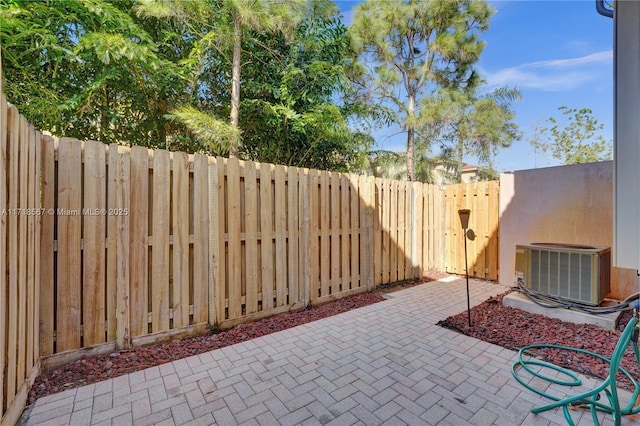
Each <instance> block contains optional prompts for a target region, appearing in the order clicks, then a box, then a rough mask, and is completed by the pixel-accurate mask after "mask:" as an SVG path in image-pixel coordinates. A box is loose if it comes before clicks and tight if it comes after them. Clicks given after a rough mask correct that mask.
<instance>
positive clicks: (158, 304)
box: [151, 150, 170, 333]
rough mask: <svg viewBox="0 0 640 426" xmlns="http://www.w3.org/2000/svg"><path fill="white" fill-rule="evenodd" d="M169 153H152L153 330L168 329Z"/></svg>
mask: <svg viewBox="0 0 640 426" xmlns="http://www.w3.org/2000/svg"><path fill="white" fill-rule="evenodd" d="M169 182H170V157H169V152H168V151H164V150H156V151H155V152H154V155H153V213H152V214H153V216H152V246H151V290H152V294H151V297H152V301H153V305H152V306H153V314H152V318H153V321H152V330H153V332H154V333H155V332H160V331H167V330H169V226H170V219H169V216H170V206H169V197H170V192H169V188H170V186H169Z"/></svg>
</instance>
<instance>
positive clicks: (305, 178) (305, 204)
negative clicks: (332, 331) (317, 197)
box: [299, 169, 313, 306]
mask: <svg viewBox="0 0 640 426" xmlns="http://www.w3.org/2000/svg"><path fill="white" fill-rule="evenodd" d="M309 185H310V184H309V170H308V169H303V170H302V174H301V175H300V213H299V215H300V218H301V233H300V259H301V261H300V265H301V268H300V281H301V282H302V286H303V290H302V295H301V299H302V301H303V302H304V305H305V306H307V305H308V304H309V301H310V282H311V278H312V277H313V275H312V273H311V264H312V260H311V253H310V248H311V243H312V238H311V237H310V229H309V227H310V224H311V203H310V200H311V194H310V193H309V190H310V187H309Z"/></svg>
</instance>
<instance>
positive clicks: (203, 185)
mask: <svg viewBox="0 0 640 426" xmlns="http://www.w3.org/2000/svg"><path fill="white" fill-rule="evenodd" d="M208 167H209V162H208V158H207V156H206V155H202V154H196V155H195V156H194V159H193V277H192V280H193V324H205V323H207V321H208V313H209V312H208V309H207V305H208V298H209V294H208V285H207V280H208V279H209V237H208V235H207V233H208V232H209V212H208V208H209V193H208V192H207V191H208V180H209V176H208ZM185 284H186V283H185Z"/></svg>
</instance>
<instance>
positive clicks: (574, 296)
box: [516, 243, 611, 306]
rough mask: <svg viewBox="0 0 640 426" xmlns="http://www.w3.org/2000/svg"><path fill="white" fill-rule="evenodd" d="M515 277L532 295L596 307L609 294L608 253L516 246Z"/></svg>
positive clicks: (592, 249)
mask: <svg viewBox="0 0 640 426" xmlns="http://www.w3.org/2000/svg"><path fill="white" fill-rule="evenodd" d="M516 277H517V278H518V279H521V280H523V281H524V286H525V287H526V288H527V289H529V290H531V291H532V292H534V293H538V294H541V295H545V296H552V297H555V298H559V299H564V300H568V301H572V302H576V303H581V304H585V305H591V306H597V305H599V304H600V303H602V301H603V300H604V299H605V298H606V297H607V296H608V295H609V293H610V291H611V284H610V283H611V249H610V248H609V247H593V246H579V245H575V244H557V243H531V244H527V245H517V246H516Z"/></svg>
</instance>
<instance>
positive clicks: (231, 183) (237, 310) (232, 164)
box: [227, 157, 242, 319]
mask: <svg viewBox="0 0 640 426" xmlns="http://www.w3.org/2000/svg"><path fill="white" fill-rule="evenodd" d="M227 212H228V215H227V227H228V229H227V235H228V238H227V245H228V247H229V252H228V253H229V254H228V256H227V262H228V265H229V266H228V271H229V280H228V283H227V285H228V292H227V298H228V300H229V306H228V309H229V319H235V318H238V317H240V316H241V315H242V288H241V286H240V283H241V280H242V263H241V262H242V256H241V253H240V247H241V246H240V219H241V218H240V213H241V212H240V163H239V162H238V159H237V158H234V157H232V158H229V160H227Z"/></svg>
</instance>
